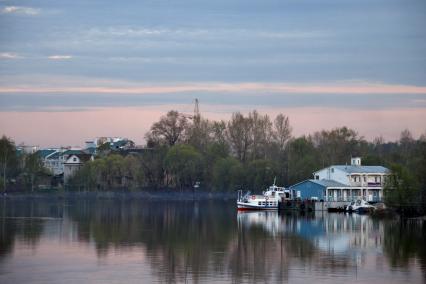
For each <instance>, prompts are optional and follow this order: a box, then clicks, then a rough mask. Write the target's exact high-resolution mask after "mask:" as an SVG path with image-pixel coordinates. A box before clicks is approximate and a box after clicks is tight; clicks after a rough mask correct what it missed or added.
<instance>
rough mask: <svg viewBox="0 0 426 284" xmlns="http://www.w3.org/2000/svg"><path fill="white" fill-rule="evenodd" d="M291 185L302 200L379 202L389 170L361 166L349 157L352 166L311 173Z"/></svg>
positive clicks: (356, 160)
mask: <svg viewBox="0 0 426 284" xmlns="http://www.w3.org/2000/svg"><path fill="white" fill-rule="evenodd" d="M313 175H314V179H310V180H305V181H302V182H300V183H298V184H295V185H292V186H291V187H290V188H291V189H292V190H294V191H295V195H296V196H298V197H300V198H302V199H316V200H326V201H345V202H347V201H352V200H355V199H361V198H362V199H364V200H367V201H381V200H382V198H383V186H384V182H385V180H386V178H387V176H388V175H389V170H388V169H387V168H385V167H382V166H363V165H361V158H352V159H351V165H333V166H330V167H327V168H324V169H322V170H319V171H316V172H314V173H313Z"/></svg>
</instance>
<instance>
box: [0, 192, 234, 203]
mask: <svg viewBox="0 0 426 284" xmlns="http://www.w3.org/2000/svg"><path fill="white" fill-rule="evenodd" d="M0 198H1V199H80V198H85V199H148V200H182V201H185V200H187V201H190V200H210V199H223V200H230V199H235V198H236V193H235V192H215V191H192V190H182V191H177V190H171V189H161V190H158V189H157V190H145V191H80V192H75V191H54V192H52V191H43V192H13V193H10V192H9V193H6V194H2V195H0Z"/></svg>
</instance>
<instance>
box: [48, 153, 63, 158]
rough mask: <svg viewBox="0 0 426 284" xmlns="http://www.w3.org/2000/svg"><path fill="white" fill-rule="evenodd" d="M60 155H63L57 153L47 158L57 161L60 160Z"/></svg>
mask: <svg viewBox="0 0 426 284" xmlns="http://www.w3.org/2000/svg"><path fill="white" fill-rule="evenodd" d="M60 155H62V153H61V152H55V153H53V154H51V155H49V156H48V157H47V159H48V160H55V159H58V158H59V156H60Z"/></svg>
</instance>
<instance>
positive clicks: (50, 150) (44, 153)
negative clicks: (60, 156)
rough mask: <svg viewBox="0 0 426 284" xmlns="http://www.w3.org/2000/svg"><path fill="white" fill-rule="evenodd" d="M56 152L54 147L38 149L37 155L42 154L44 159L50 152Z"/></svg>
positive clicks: (41, 156)
mask: <svg viewBox="0 0 426 284" xmlns="http://www.w3.org/2000/svg"><path fill="white" fill-rule="evenodd" d="M55 152H56V150H53V149H42V150H38V151H37V152H36V153H37V155H39V156H40V158H42V159H44V158H46V157H47V156H49V155H50V154H53V153H55Z"/></svg>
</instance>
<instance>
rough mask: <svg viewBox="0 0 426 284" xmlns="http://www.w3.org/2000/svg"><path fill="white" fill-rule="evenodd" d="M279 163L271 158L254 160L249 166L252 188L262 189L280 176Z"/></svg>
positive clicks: (248, 175)
mask: <svg viewBox="0 0 426 284" xmlns="http://www.w3.org/2000/svg"><path fill="white" fill-rule="evenodd" d="M278 174H279V169H278V165H277V163H275V162H273V161H269V160H254V161H252V162H250V163H249V164H248V166H247V179H248V184H249V186H250V189H251V190H255V191H258V192H259V191H262V190H265V189H266V188H267V187H269V186H270V185H271V184H272V183H273V181H274V179H275V178H276V177H277V176H278Z"/></svg>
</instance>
